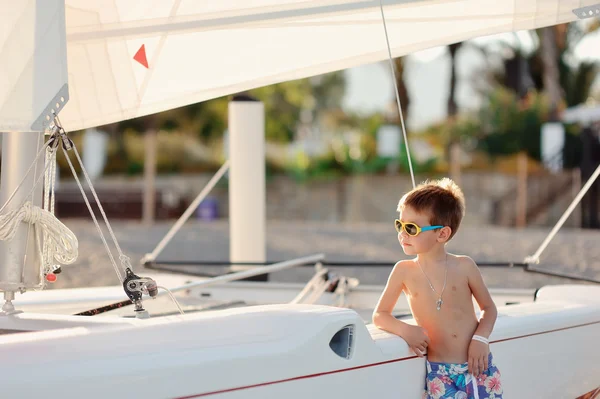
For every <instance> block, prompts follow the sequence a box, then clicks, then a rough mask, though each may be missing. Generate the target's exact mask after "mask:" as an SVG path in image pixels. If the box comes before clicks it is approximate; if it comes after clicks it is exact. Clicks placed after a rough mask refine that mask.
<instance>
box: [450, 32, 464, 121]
mask: <svg viewBox="0 0 600 399" xmlns="http://www.w3.org/2000/svg"><path fill="white" fill-rule="evenodd" d="M461 46H462V42H460V43H454V44H451V45H449V46H448V51H449V52H450V63H451V65H450V91H449V93H448V108H447V110H448V116H449V117H451V118H452V117H454V116H456V114H457V113H458V106H457V105H456V54H457V52H458V50H459V49H460V48H461Z"/></svg>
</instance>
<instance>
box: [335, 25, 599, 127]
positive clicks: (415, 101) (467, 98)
mask: <svg viewBox="0 0 600 399" xmlns="http://www.w3.org/2000/svg"><path fill="white" fill-rule="evenodd" d="M517 38H518V42H520V44H521V45H522V46H523V48H524V49H525V50H527V49H529V50H531V49H533V48H534V47H535V43H534V42H533V41H532V39H531V35H530V34H529V33H528V32H526V31H522V32H517V33H516V34H512V33H504V34H500V35H492V36H487V37H482V38H477V39H473V40H472V41H471V42H474V43H476V44H478V45H486V46H492V47H495V48H498V43H500V42H508V43H510V44H513V45H514V44H517ZM574 53H575V57H576V59H578V60H585V59H596V60H600V32H596V33H594V34H590V35H588V37H586V38H585V39H583V40H582V41H581V42H580V43H579V45H578V46H577V47H576V48H575V51H574ZM485 63H486V61H485V59H484V58H483V56H482V55H481V53H480V52H479V51H477V50H475V49H472V48H468V47H465V46H463V47H462V48H461V51H460V52H459V53H458V56H457V66H458V71H457V73H458V84H457V102H458V105H459V107H460V109H469V108H476V107H477V106H478V105H479V97H478V95H477V93H476V92H475V91H474V88H473V85H472V83H471V81H472V79H474V78H476V77H477V76H478V73H477V71H478V69H480V68H484V67H485ZM346 76H347V82H348V86H347V89H346V90H347V92H346V97H345V99H344V102H343V107H344V109H346V110H347V111H357V112H360V113H372V112H377V111H384V110H386V109H389V108H390V104H392V105H393V104H394V103H395V95H394V88H393V86H392V76H391V71H390V68H389V63H388V62H387V61H386V62H380V63H376V64H369V65H363V66H360V67H356V68H352V69H348V70H347V71H346ZM449 76H450V56H449V55H448V53H447V48H446V46H443V47H436V48H432V49H428V50H424V51H420V52H417V53H413V54H411V55H409V56H408V57H407V65H406V78H405V81H406V83H407V86H408V90H409V94H410V98H411V104H410V110H409V111H410V113H409V119H408V120H407V121H406V122H407V126H408V128H410V129H420V128H424V127H426V126H427V125H429V124H431V123H435V122H436V121H440V120H443V119H444V118H445V116H446V101H447V96H448V82H449ZM595 90H600V79H599V80H597V81H596V84H595ZM396 109H397V107H395V108H392V111H394V112H397V111H396ZM403 110H404V105H403Z"/></svg>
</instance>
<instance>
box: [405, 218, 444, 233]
mask: <svg viewBox="0 0 600 399" xmlns="http://www.w3.org/2000/svg"><path fill="white" fill-rule="evenodd" d="M394 225H395V226H396V231H397V232H398V233H401V232H402V231H405V232H406V234H408V235H409V236H412V237H415V236H418V235H419V234H421V232H422V231H429V230H435V229H441V228H442V227H444V226H425V227H420V226H419V225H418V224H416V223H413V222H406V223H404V222H403V221H401V220H399V219H396V220H395V221H394Z"/></svg>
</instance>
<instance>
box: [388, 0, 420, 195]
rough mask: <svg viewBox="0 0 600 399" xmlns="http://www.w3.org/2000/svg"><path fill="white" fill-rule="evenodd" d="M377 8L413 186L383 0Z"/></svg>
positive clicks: (413, 174) (413, 180) (413, 175)
mask: <svg viewBox="0 0 600 399" xmlns="http://www.w3.org/2000/svg"><path fill="white" fill-rule="evenodd" d="M379 9H380V10H381V19H382V20H383V31H384V32H385V43H386V47H387V51H388V60H389V62H390V70H391V72H392V82H394V91H395V93H396V104H397V106H398V113H399V115H400V125H401V126H402V134H403V135H404V147H405V148H406V156H407V158H408V168H409V170H410V178H411V179H412V185H413V188H414V187H415V186H416V184H415V173H414V171H413V165H412V159H411V157H410V149H409V148H408V137H407V134H406V127H405V126H404V115H403V114H402V104H401V103H400V93H399V92H398V84H397V81H396V68H395V67H394V60H393V59H392V49H391V48H390V39H389V37H388V31H387V24H386V23H385V14H384V12H383V0H379Z"/></svg>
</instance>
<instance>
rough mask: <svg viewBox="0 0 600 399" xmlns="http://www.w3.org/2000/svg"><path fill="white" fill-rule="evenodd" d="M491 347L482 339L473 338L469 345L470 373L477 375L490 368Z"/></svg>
mask: <svg viewBox="0 0 600 399" xmlns="http://www.w3.org/2000/svg"><path fill="white" fill-rule="evenodd" d="M489 353H490V347H489V346H488V345H487V344H485V343H483V342H480V341H476V340H472V341H471V344H470V345H469V353H468V356H469V373H471V374H473V376H475V377H477V376H479V374H481V373H483V372H484V371H485V370H487V369H488V366H489V365H488V355H489Z"/></svg>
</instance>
